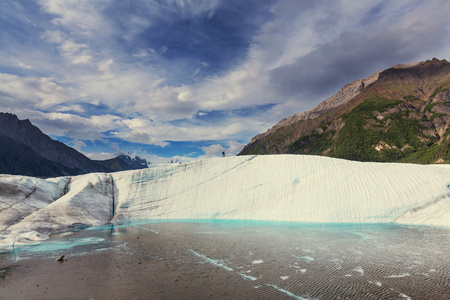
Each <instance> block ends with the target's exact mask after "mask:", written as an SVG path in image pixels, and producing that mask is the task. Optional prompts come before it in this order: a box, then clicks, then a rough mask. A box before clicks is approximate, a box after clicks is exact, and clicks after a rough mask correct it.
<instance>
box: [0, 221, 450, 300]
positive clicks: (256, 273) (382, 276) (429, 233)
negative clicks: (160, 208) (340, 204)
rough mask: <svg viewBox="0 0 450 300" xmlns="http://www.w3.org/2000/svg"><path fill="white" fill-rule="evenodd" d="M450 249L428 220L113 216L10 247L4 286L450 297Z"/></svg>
mask: <svg viewBox="0 0 450 300" xmlns="http://www.w3.org/2000/svg"><path fill="white" fill-rule="evenodd" d="M449 249H450V230H449V229H448V228H435V227H424V226H401V225H391V224H387V225H330V224H291V223H268V222H259V223H258V222H227V221H220V222H214V221H211V222H208V221H205V222H161V223H136V224H125V225H121V226H112V225H111V226H103V227H97V228H90V229H86V230H80V231H78V232H70V233H63V234H58V235H54V236H52V238H51V239H49V240H47V241H46V242H44V243H41V244H39V245H33V246H26V247H20V248H19V247H18V248H15V249H12V250H11V251H3V252H2V253H1V255H0V269H6V268H8V272H7V275H6V276H5V278H4V279H2V278H1V277H0V289H1V291H2V292H3V293H2V294H3V295H5V297H6V298H14V299H20V298H23V299H25V298H27V297H29V296H33V298H36V297H37V298H59V297H63V298H67V297H68V298H97V299H98V298H100V299H106V298H111V297H112V298H123V297H131V298H137V299H146V298H148V297H150V298H155V299H175V298H176V299H192V298H197V299H200V298H201V299H230V298H232V299H449V297H450V254H449V252H448V250H449ZM61 255H65V260H64V261H62V262H59V261H56V259H57V258H58V257H60V256H61Z"/></svg>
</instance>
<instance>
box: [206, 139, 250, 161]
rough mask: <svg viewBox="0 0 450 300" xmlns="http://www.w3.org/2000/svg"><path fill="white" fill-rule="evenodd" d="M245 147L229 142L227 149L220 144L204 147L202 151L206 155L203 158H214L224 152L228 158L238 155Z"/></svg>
mask: <svg viewBox="0 0 450 300" xmlns="http://www.w3.org/2000/svg"><path fill="white" fill-rule="evenodd" d="M243 147H244V144H241V143H238V142H236V141H228V142H227V147H224V146H222V145H220V144H215V145H211V146H206V147H202V148H201V149H202V151H203V152H204V153H205V155H204V156H201V157H200V158H203V157H214V156H221V155H222V152H225V155H226V156H229V155H234V154H237V153H238V152H239V151H240V150H242V148H243Z"/></svg>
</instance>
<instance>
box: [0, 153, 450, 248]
mask: <svg viewBox="0 0 450 300" xmlns="http://www.w3.org/2000/svg"><path fill="white" fill-rule="evenodd" d="M200 219H202V220H203V219H205V220H208V219H215V220H217V219H223V220H263V221H283V222H284V221H288V222H312V223H390V222H397V223H402V224H417V225H431V226H450V166H449V165H416V164H399V163H373V162H355V161H348V160H342V159H335V158H329V157H319V156H308V155H267V156H236V157H226V158H211V159H204V160H198V161H194V162H190V163H186V164H176V165H167V166H159V167H154V168H149V169H142V170H132V171H123V172H116V173H91V174H86V175H79V176H65V177H57V178H48V179H40V178H34V177H26V176H13V175H0V232H1V233H2V234H1V236H0V246H1V247H12V246H13V245H20V244H30V243H38V242H40V241H42V240H45V239H47V238H48V237H49V236H50V235H51V234H52V233H56V232H61V231H66V230H71V229H73V228H77V227H80V226H81V227H83V226H96V225H104V224H115V223H121V222H128V221H130V222H131V221H138V220H200Z"/></svg>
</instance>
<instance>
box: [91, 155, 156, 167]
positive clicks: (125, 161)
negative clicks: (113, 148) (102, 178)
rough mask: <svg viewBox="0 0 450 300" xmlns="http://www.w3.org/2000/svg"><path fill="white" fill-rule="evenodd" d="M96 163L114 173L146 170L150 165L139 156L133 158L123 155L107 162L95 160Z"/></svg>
mask: <svg viewBox="0 0 450 300" xmlns="http://www.w3.org/2000/svg"><path fill="white" fill-rule="evenodd" d="M95 162H96V163H97V164H100V165H102V166H104V167H106V168H108V169H110V170H112V171H124V170H138V169H145V168H148V166H149V164H150V163H149V162H147V160H146V159H143V158H140V157H139V156H134V157H132V156H130V155H126V154H121V155H119V156H117V157H115V158H111V159H107V160H95Z"/></svg>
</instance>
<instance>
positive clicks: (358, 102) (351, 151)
mask: <svg viewBox="0 0 450 300" xmlns="http://www.w3.org/2000/svg"><path fill="white" fill-rule="evenodd" d="M449 124H450V63H449V62H447V61H446V60H438V59H433V60H428V61H425V62H418V63H413V64H407V65H397V66H394V67H392V68H390V69H387V70H385V71H382V72H377V73H375V74H373V75H372V76H370V77H368V78H366V79H363V80H357V81H354V82H353V83H350V84H348V85H346V86H344V87H343V88H342V89H341V90H340V91H338V92H337V93H336V94H335V95H333V96H332V97H330V98H328V99H326V100H325V101H323V102H322V103H320V104H319V105H318V106H317V107H315V108H313V109H311V110H309V111H306V112H303V113H300V114H296V115H293V116H291V117H289V118H287V119H283V120H281V121H280V122H279V123H278V124H276V125H275V126H273V127H272V128H271V129H269V130H268V131H267V132H265V133H262V134H259V135H257V136H256V137H254V138H253V139H252V141H251V142H250V143H249V144H248V145H246V146H245V147H244V149H243V150H242V151H241V152H240V153H239V155H245V154H287V153H288V154H289V153H290V154H312V155H323V156H330V157H337V158H344V159H350V160H357V161H380V162H412V163H450V139H449V134H450V129H449Z"/></svg>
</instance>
